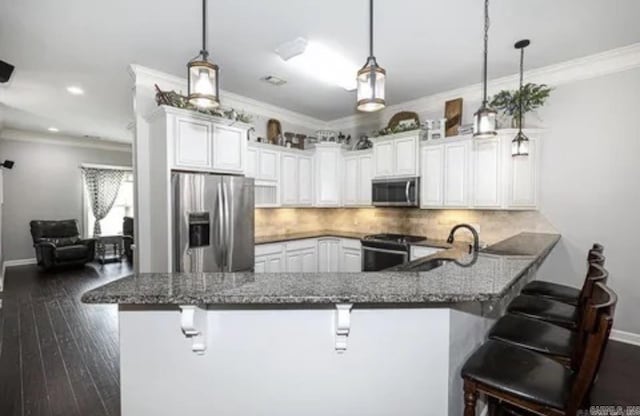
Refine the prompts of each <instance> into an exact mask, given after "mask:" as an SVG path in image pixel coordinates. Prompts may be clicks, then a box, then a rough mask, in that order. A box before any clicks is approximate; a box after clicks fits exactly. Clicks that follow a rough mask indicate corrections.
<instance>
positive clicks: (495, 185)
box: [471, 138, 502, 208]
mask: <svg viewBox="0 0 640 416" xmlns="http://www.w3.org/2000/svg"><path fill="white" fill-rule="evenodd" d="M471 159H472V165H473V174H472V176H473V191H472V195H473V202H472V205H473V206H474V207H478V208H500V206H501V205H502V199H501V196H502V195H501V193H502V192H501V189H502V166H501V165H502V164H501V163H500V162H501V142H500V139H499V138H491V139H480V140H474V141H473V151H472V152H471Z"/></svg>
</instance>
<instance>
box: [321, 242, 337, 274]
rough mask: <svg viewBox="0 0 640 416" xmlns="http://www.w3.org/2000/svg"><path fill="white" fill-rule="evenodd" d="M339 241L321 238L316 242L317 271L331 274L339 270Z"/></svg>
mask: <svg viewBox="0 0 640 416" xmlns="http://www.w3.org/2000/svg"><path fill="white" fill-rule="evenodd" d="M339 250H340V240H338V239H335V238H322V239H320V240H318V271H319V272H325V273H331V272H334V273H335V272H337V271H338V270H339V267H340V265H339V263H340V261H339Z"/></svg>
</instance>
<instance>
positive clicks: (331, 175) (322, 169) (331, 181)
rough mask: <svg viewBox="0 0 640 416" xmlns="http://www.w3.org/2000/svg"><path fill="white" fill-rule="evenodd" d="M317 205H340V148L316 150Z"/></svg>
mask: <svg viewBox="0 0 640 416" xmlns="http://www.w3.org/2000/svg"><path fill="white" fill-rule="evenodd" d="M315 156H316V175H315V177H316V182H315V188H316V201H315V203H316V205H318V206H339V205H340V180H341V177H340V160H341V158H342V157H341V154H340V149H339V148H332V149H322V148H319V149H317V150H316V155H315Z"/></svg>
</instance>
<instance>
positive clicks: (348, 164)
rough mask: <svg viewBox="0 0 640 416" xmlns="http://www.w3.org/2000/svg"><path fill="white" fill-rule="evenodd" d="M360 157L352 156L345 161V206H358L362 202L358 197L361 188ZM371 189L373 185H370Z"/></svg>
mask: <svg viewBox="0 0 640 416" xmlns="http://www.w3.org/2000/svg"><path fill="white" fill-rule="evenodd" d="M359 179H360V178H359V175H358V157H357V156H351V157H348V158H345V159H344V200H343V201H344V204H345V205H357V204H358V203H359V202H360V198H359V197H358V191H359V189H358V187H359V184H360V182H359ZM369 188H371V185H369Z"/></svg>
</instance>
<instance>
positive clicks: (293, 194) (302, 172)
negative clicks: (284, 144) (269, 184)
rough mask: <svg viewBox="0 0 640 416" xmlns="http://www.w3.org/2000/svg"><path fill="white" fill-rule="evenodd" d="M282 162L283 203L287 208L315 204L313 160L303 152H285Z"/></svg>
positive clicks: (282, 155)
mask: <svg viewBox="0 0 640 416" xmlns="http://www.w3.org/2000/svg"><path fill="white" fill-rule="evenodd" d="M280 160H281V161H282V163H281V174H280V186H281V189H282V196H281V202H282V205H287V206H310V205H312V204H313V175H312V173H313V158H312V156H311V154H309V153H308V152H303V151H294V150H291V151H283V152H282V154H281V156H280Z"/></svg>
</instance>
